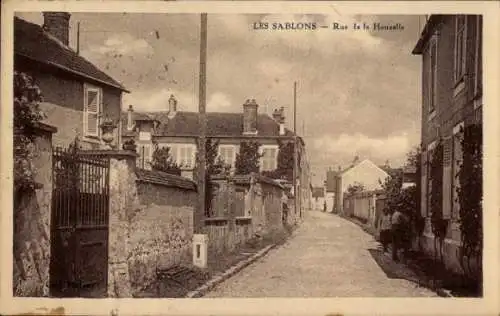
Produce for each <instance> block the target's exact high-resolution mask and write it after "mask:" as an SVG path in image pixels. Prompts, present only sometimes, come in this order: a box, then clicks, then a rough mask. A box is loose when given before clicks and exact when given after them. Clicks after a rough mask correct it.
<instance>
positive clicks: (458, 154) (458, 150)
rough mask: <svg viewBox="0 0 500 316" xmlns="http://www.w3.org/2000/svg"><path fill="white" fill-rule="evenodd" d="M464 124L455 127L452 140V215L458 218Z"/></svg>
mask: <svg viewBox="0 0 500 316" xmlns="http://www.w3.org/2000/svg"><path fill="white" fill-rule="evenodd" d="M463 126H464V123H463V122H462V123H460V124H457V125H456V126H455V127H454V128H453V142H452V152H451V155H452V156H451V159H452V161H451V174H452V182H451V183H452V186H451V190H452V191H451V198H452V200H451V205H452V217H453V218H458V217H459V214H460V203H458V201H457V199H458V194H457V188H459V187H460V180H459V178H458V176H457V174H458V172H459V171H460V168H461V164H462V160H463V152H462V144H461V140H462V136H463V130H462V129H463Z"/></svg>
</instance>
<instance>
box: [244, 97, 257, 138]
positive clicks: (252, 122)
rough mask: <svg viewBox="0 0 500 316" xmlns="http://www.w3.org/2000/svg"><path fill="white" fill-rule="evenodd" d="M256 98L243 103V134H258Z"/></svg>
mask: <svg viewBox="0 0 500 316" xmlns="http://www.w3.org/2000/svg"><path fill="white" fill-rule="evenodd" d="M258 107H259V105H258V104H257V102H256V101H255V99H251V100H246V102H245V104H243V134H257V108H258Z"/></svg>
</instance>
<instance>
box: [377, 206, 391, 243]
mask: <svg viewBox="0 0 500 316" xmlns="http://www.w3.org/2000/svg"><path fill="white" fill-rule="evenodd" d="M379 227H380V243H381V244H382V248H383V251H384V252H386V251H387V247H388V246H389V243H390V242H391V213H390V212H389V210H388V209H385V210H384V214H383V215H382V217H381V218H380V225H379Z"/></svg>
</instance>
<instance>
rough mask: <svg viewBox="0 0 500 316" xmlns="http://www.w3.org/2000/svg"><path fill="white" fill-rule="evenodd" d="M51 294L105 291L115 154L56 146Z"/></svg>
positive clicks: (100, 293)
mask: <svg viewBox="0 0 500 316" xmlns="http://www.w3.org/2000/svg"><path fill="white" fill-rule="evenodd" d="M52 163H53V165H52V170H53V192H52V218H51V262H50V280H51V282H50V284H51V295H53V296H63V297H103V296H105V295H106V289H107V275H108V218H109V159H108V158H102V157H96V156H88V155H82V154H80V153H79V151H78V150H77V149H76V147H73V148H71V146H70V148H68V149H66V150H63V149H61V148H56V149H54V151H53V159H52Z"/></svg>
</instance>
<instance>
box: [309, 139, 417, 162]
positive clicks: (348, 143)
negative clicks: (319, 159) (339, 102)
mask: <svg viewBox="0 0 500 316" xmlns="http://www.w3.org/2000/svg"><path fill="white" fill-rule="evenodd" d="M314 148H315V150H318V151H321V152H322V153H323V155H324V156H331V157H337V159H338V158H344V159H349V157H351V158H352V157H354V156H355V155H359V156H360V157H361V158H368V159H373V160H375V161H379V162H380V161H385V160H387V159H389V160H395V161H398V162H401V160H402V159H404V158H405V156H406V153H408V152H409V151H410V150H411V144H410V138H409V136H408V134H407V133H406V132H403V133H401V134H399V135H389V136H387V137H385V138H373V137H369V136H366V135H364V134H361V133H355V134H340V135H339V136H338V137H336V138H333V137H331V136H323V137H320V138H316V139H315V140H314Z"/></svg>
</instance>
